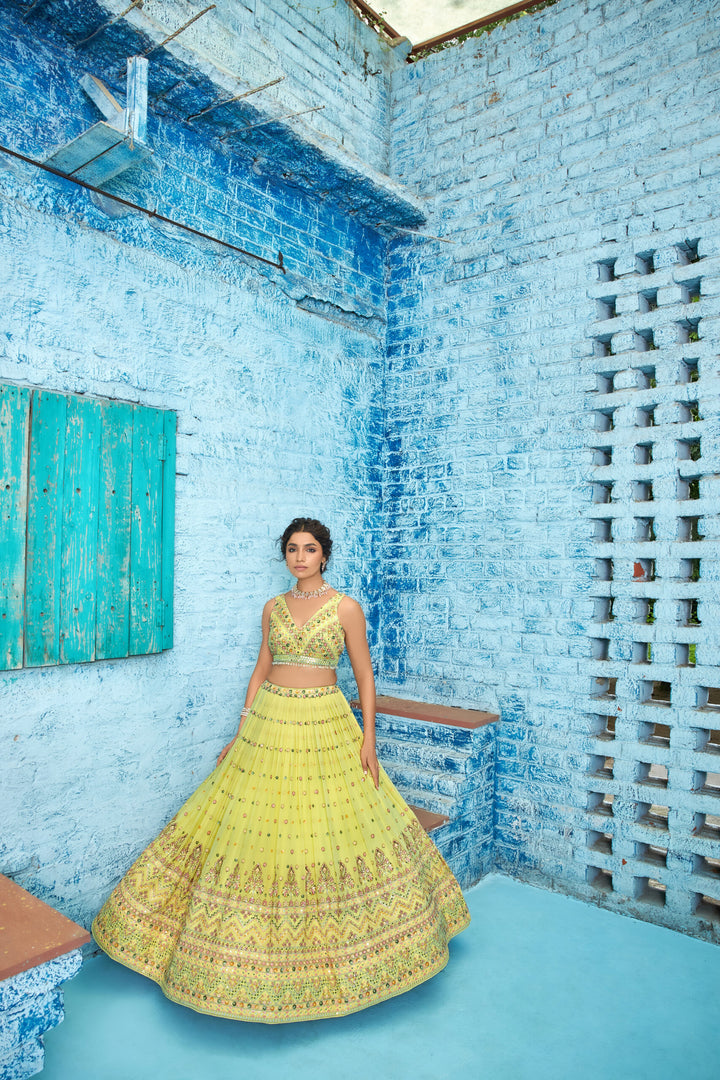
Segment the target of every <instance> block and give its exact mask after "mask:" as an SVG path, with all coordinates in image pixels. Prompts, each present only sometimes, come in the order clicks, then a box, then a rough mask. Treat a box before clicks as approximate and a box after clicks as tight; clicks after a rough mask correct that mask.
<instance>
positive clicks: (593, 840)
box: [587, 829, 612, 855]
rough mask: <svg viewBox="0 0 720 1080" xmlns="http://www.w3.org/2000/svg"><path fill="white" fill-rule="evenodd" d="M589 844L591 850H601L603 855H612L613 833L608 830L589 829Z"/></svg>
mask: <svg viewBox="0 0 720 1080" xmlns="http://www.w3.org/2000/svg"><path fill="white" fill-rule="evenodd" d="M587 846H588V847H589V848H590V850H591V851H600V852H602V854H603V855H612V835H611V834H610V833H608V832H596V831H595V830H594V829H588V834H587Z"/></svg>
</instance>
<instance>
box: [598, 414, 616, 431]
mask: <svg viewBox="0 0 720 1080" xmlns="http://www.w3.org/2000/svg"><path fill="white" fill-rule="evenodd" d="M593 417H594V420H595V430H596V431H612V430H613V429H614V427H615V410H614V409H596V411H595V412H594V413H593Z"/></svg>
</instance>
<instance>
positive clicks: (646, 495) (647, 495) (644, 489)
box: [632, 480, 653, 502]
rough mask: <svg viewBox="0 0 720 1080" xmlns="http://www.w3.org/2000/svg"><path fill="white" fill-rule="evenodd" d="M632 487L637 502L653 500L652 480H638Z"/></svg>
mask: <svg viewBox="0 0 720 1080" xmlns="http://www.w3.org/2000/svg"><path fill="white" fill-rule="evenodd" d="M632 489H633V499H634V500H635V502H652V499H653V486H652V483H651V481H650V480H636V481H635V483H634V484H633V486H632Z"/></svg>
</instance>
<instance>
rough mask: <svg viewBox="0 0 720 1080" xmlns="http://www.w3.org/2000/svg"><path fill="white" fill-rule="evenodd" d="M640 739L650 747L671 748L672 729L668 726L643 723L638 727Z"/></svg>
mask: <svg viewBox="0 0 720 1080" xmlns="http://www.w3.org/2000/svg"><path fill="white" fill-rule="evenodd" d="M638 727H639V730H638V738H639V740H640V742H642V743H647V745H648V746H670V727H669V725H668V724H658V723H655V722H652V723H641V724H639V725H638Z"/></svg>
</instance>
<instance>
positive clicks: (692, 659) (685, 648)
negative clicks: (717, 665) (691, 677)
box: [675, 641, 697, 667]
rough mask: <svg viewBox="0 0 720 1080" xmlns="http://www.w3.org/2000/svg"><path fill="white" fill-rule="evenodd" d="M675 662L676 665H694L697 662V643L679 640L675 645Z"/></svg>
mask: <svg viewBox="0 0 720 1080" xmlns="http://www.w3.org/2000/svg"><path fill="white" fill-rule="evenodd" d="M675 663H676V664H677V666H678V667H695V664H696V663H697V645H695V644H692V643H691V642H689V641H686V642H679V643H678V644H677V645H676V646H675Z"/></svg>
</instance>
